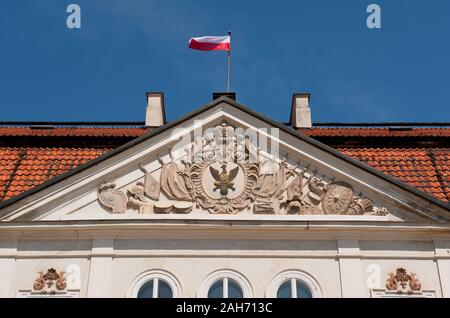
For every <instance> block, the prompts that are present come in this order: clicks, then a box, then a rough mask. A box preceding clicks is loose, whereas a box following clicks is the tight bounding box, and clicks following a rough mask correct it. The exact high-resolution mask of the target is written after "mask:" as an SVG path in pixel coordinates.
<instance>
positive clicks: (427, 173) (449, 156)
mask: <svg viewBox="0 0 450 318" xmlns="http://www.w3.org/2000/svg"><path fill="white" fill-rule="evenodd" d="M337 149H338V150H339V151H341V152H342V153H344V154H346V155H347V156H349V157H352V158H355V159H358V160H360V161H362V162H364V163H366V164H368V165H369V166H371V167H373V168H375V169H377V170H379V171H381V172H383V173H385V174H387V175H391V176H392V177H394V178H397V179H399V180H401V181H403V182H405V183H408V184H409V185H411V186H413V187H415V188H417V189H419V190H422V191H424V192H426V193H428V194H431V195H432V196H434V197H436V198H437V199H439V200H441V201H444V202H448V201H450V148H440V149H430V148H421V149H417V148H416V149H415V148H337Z"/></svg>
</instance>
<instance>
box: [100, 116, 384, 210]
mask: <svg viewBox="0 0 450 318" xmlns="http://www.w3.org/2000/svg"><path fill="white" fill-rule="evenodd" d="M215 129H216V131H218V132H219V133H218V135H213V134H210V135H207V136H206V137H205V138H200V139H197V140H195V141H194V142H193V143H192V144H191V145H190V146H188V147H186V149H184V151H185V156H184V158H185V159H183V160H182V161H181V162H177V160H175V159H174V158H173V157H172V153H171V152H170V161H169V162H164V160H162V159H161V158H160V157H159V156H158V161H159V163H160V165H161V168H160V177H159V181H157V180H156V179H155V177H154V176H153V175H152V173H151V172H149V171H147V170H146V168H145V167H144V166H142V165H140V168H141V169H142V171H143V172H144V180H143V182H142V181H138V182H136V183H135V184H134V185H133V186H132V187H131V188H130V189H128V190H127V191H126V194H125V193H124V192H122V191H118V190H115V185H114V184H113V183H106V184H104V185H102V186H100V187H99V190H98V198H99V200H100V202H101V203H102V204H103V205H104V206H105V207H107V208H109V209H110V210H111V212H112V213H125V212H126V210H127V208H134V209H137V210H138V211H139V213H162V214H167V213H190V212H191V211H193V209H194V207H196V208H197V209H200V210H205V211H207V212H209V213H213V214H235V213H238V212H240V211H243V210H250V211H252V212H253V213H254V214H327V215H363V214H372V215H386V214H387V213H388V211H387V210H386V209H385V208H382V207H375V206H374V204H373V202H372V200H370V199H368V198H366V197H364V196H363V195H362V194H359V195H357V194H355V192H354V190H353V188H352V186H351V185H350V184H348V183H345V182H342V181H335V180H334V179H330V178H327V177H326V176H324V175H323V176H319V175H318V172H317V171H309V168H308V167H305V168H303V169H300V163H298V164H297V165H292V164H289V163H288V162H287V159H286V158H284V159H283V160H282V161H277V160H274V159H271V158H269V159H266V160H261V157H262V156H261V154H260V151H259V150H257V149H256V147H255V146H254V145H253V144H252V142H251V140H250V139H248V138H246V139H242V138H240V137H239V136H236V134H235V128H234V127H232V126H230V125H228V124H226V123H223V124H222V125H219V126H217V127H215ZM267 163H268V164H270V166H271V167H273V168H272V169H265V168H264V167H265V165H267ZM162 194H163V195H162Z"/></svg>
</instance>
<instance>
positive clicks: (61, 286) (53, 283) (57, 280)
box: [33, 268, 67, 294]
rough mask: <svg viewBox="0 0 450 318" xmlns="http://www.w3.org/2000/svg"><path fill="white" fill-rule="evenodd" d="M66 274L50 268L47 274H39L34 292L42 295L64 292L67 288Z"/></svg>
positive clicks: (34, 285)
mask: <svg viewBox="0 0 450 318" xmlns="http://www.w3.org/2000/svg"><path fill="white" fill-rule="evenodd" d="M64 274H65V273H64V272H63V271H61V272H59V273H58V272H57V271H56V269H54V268H50V269H48V270H47V272H44V271H42V272H39V273H38V277H37V278H36V280H35V281H34V284H33V290H35V291H38V292H40V293H41V294H54V293H56V292H57V291H64V290H65V289H66V287H67V283H66V277H65V276H64Z"/></svg>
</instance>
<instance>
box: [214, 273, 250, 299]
mask: <svg viewBox="0 0 450 318" xmlns="http://www.w3.org/2000/svg"><path fill="white" fill-rule="evenodd" d="M208 298H244V293H243V292H242V288H241V287H240V286H239V284H238V283H237V282H236V281H234V280H233V279H230V278H227V277H225V278H223V279H220V280H219V281H217V282H215V283H214V284H213V285H212V286H211V287H210V288H209V291H208Z"/></svg>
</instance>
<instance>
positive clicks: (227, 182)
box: [0, 98, 450, 222]
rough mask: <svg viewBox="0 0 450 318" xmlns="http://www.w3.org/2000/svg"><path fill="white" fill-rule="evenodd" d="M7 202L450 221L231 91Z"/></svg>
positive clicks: (53, 211) (18, 209) (151, 215)
mask: <svg viewBox="0 0 450 318" xmlns="http://www.w3.org/2000/svg"><path fill="white" fill-rule="evenodd" d="M0 208H1V211H0V220H2V221H39V220H45V221H56V220H58V221H61V220H99V221H101V220H116V219H123V220H126V219H161V218H168V219H212V220H214V219H219V220H222V219H238V220H258V219H261V220H267V219H270V220H332V221H346V220H357V221H374V222H375V221H398V222H403V221H408V222H429V221H435V222H448V220H449V219H450V212H449V209H448V207H447V206H445V205H444V204H443V203H441V202H439V201H437V200H434V199H432V198H431V197H428V196H427V195H424V194H421V193H419V192H417V191H416V190H414V189H412V188H410V187H409V186H406V185H405V184H403V183H400V182H399V181H396V180H394V179H392V178H390V177H387V176H384V175H382V174H380V173H379V172H377V171H375V170H373V169H371V168H369V167H367V166H365V165H363V164H361V163H358V162H356V161H354V160H352V159H350V158H347V157H345V156H344V155H342V154H341V153H339V152H337V151H336V150H334V149H332V148H329V147H327V146H325V145H323V144H321V143H319V142H317V141H315V140H313V139H311V138H308V137H306V136H304V135H302V134H301V133H298V132H297V131H294V130H292V129H290V128H288V127H286V126H284V125H280V124H278V123H275V122H273V121H271V120H270V119H267V118H265V117H264V116H261V115H259V114H257V113H255V112H253V111H251V110H249V109H247V108H246V107H244V106H242V105H240V104H238V103H236V102H234V101H232V100H230V99H227V98H220V99H218V100H216V101H214V102H213V103H211V104H209V105H206V106H205V107H203V108H201V109H199V110H197V111H196V112H194V113H192V114H189V115H188V116H186V117H185V118H182V119H180V120H178V121H176V122H173V123H171V124H168V125H165V126H163V127H161V128H160V129H158V130H156V131H153V132H151V133H149V134H147V135H144V136H142V137H140V138H138V139H136V140H134V141H132V142H130V143H128V144H126V145H124V146H122V147H120V148H118V149H116V150H114V151H112V152H110V153H108V154H107V155H104V156H102V157H100V158H98V159H96V160H94V161H93V162H90V163H88V164H86V165H84V166H82V167H80V168H78V169H75V171H73V172H69V173H67V174H65V175H63V176H60V177H57V178H55V179H54V180H51V181H49V182H48V183H46V184H44V185H42V186H40V187H37V188H36V189H34V190H32V191H28V192H27V193H25V194H24V195H22V196H20V197H18V198H16V199H13V200H11V201H9V202H6V203H4V204H2V205H0Z"/></svg>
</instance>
